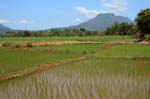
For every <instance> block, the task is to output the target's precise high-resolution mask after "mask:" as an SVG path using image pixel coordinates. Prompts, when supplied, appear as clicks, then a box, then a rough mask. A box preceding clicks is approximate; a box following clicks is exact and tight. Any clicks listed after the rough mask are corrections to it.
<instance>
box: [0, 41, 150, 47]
mask: <svg viewBox="0 0 150 99" xmlns="http://www.w3.org/2000/svg"><path fill="white" fill-rule="evenodd" d="M28 43H31V44H32V45H33V46H46V45H64V44H95V43H100V44H107V45H111V44H150V42H147V41H143V42H132V41H131V42H130V41H112V42H98V41H40V42H28V41H14V42H9V45H10V46H14V45H20V46H26V45H27V44H28ZM3 44H5V43H4V42H0V47H1V46H2V45H3Z"/></svg>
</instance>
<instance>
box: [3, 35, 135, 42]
mask: <svg viewBox="0 0 150 99" xmlns="http://www.w3.org/2000/svg"><path fill="white" fill-rule="evenodd" d="M129 39H131V36H86V37H10V38H0V42H11V41H32V42H36V41H73V40H77V41H101V42H105V41H120V40H129ZM132 40H134V39H132Z"/></svg>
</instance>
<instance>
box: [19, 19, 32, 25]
mask: <svg viewBox="0 0 150 99" xmlns="http://www.w3.org/2000/svg"><path fill="white" fill-rule="evenodd" d="M19 23H21V24H28V23H30V21H28V20H25V19H23V20H20V21H19Z"/></svg>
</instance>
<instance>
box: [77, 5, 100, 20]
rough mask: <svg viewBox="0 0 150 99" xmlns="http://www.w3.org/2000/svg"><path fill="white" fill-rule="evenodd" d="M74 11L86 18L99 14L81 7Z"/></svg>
mask: <svg viewBox="0 0 150 99" xmlns="http://www.w3.org/2000/svg"><path fill="white" fill-rule="evenodd" d="M75 9H76V10H77V11H79V12H80V13H81V14H83V15H85V16H86V17H88V18H91V17H93V16H95V15H97V14H98V13H99V11H97V10H89V9H87V8H84V7H81V6H77V7H75Z"/></svg>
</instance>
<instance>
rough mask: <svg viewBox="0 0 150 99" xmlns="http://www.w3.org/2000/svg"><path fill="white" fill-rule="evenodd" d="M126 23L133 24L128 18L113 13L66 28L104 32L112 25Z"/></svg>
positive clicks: (100, 15)
mask: <svg viewBox="0 0 150 99" xmlns="http://www.w3.org/2000/svg"><path fill="white" fill-rule="evenodd" d="M116 22H118V23H121V22H128V23H133V21H132V20H130V19H129V18H128V17H123V16H116V15H115V14H113V13H105V14H98V15H97V16H96V17H95V18H93V19H90V20H88V21H87V22H83V23H81V24H79V25H76V26H70V27H68V28H76V29H78V28H85V29H87V30H105V29H106V28H107V27H109V26H111V25H112V24H114V23H116Z"/></svg>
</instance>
